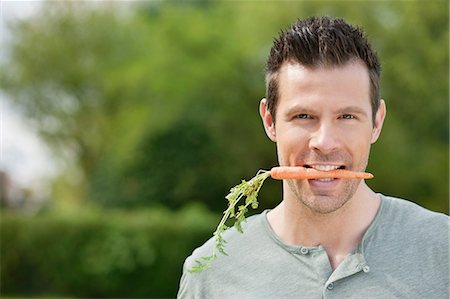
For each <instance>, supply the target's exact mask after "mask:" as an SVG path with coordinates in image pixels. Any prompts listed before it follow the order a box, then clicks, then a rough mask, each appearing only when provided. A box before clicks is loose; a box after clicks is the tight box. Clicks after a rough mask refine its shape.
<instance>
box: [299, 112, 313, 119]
mask: <svg viewBox="0 0 450 299" xmlns="http://www.w3.org/2000/svg"><path fill="white" fill-rule="evenodd" d="M295 118H297V119H308V118H311V116H310V115H309V114H305V113H303V114H298V115H296V116H295Z"/></svg>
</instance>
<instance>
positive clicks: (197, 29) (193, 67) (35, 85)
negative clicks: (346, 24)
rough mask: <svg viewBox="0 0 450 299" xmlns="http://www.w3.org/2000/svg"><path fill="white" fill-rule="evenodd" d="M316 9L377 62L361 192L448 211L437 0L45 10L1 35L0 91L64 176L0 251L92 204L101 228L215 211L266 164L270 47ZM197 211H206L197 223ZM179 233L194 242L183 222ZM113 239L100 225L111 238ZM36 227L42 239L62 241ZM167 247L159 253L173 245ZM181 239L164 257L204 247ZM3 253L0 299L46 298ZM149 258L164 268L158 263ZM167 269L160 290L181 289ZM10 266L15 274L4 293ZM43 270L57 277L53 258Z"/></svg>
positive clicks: (54, 288)
mask: <svg viewBox="0 0 450 299" xmlns="http://www.w3.org/2000/svg"><path fill="white" fill-rule="evenodd" d="M322 14H327V15H332V16H337V17H343V18H345V19H347V20H348V21H350V22H351V23H353V24H356V25H359V26H362V27H363V28H364V29H365V30H366V32H367V34H368V36H369V39H370V40H371V41H372V43H373V45H374V47H375V48H376V49H377V50H378V53H379V56H380V58H381V61H382V64H383V74H382V90H381V93H382V96H383V98H384V99H385V100H386V103H387V107H388V115H387V120H386V122H385V126H384V130H383V132H382V135H381V138H380V140H379V141H378V142H377V144H375V145H374V147H373V150H372V154H371V160H370V163H369V169H368V170H369V171H371V172H372V173H374V174H375V179H374V180H371V181H370V182H369V184H370V186H371V187H372V188H373V189H374V190H376V191H378V192H382V193H385V194H388V195H394V196H399V197H404V198H407V199H409V200H412V201H415V202H417V203H419V204H421V205H423V206H425V207H427V208H429V209H432V210H435V211H440V212H444V213H448V198H449V196H448V195H449V194H448V192H449V188H448V182H449V171H448V170H449V169H448V167H449V160H448V136H449V130H448V112H449V107H448V91H449V90H448V82H449V75H448V66H449V60H448V59H449V58H448V57H449V55H448V54H449V49H448V44H449V7H448V2H447V1H427V2H426V4H425V3H424V2H420V1H417V2H416V1H398V2H397V1H393V2H391V1H344V2H340V1H330V2H326V1H316V2H314V1H298V2H296V1H286V2H285V1H283V2H278V1H264V2H262V1H261V2H256V1H255V2H252V1H242V2H240V1H230V2H228V1H198V2H187V1H165V2H163V1H143V2H130V3H128V4H126V3H125V2H91V3H90V2H70V3H69V2H57V1H51V2H47V3H45V5H44V7H43V9H42V11H41V13H40V14H38V15H37V16H35V17H32V18H31V19H29V20H25V21H21V22H18V23H14V24H11V30H12V33H13V34H12V36H13V38H12V41H11V43H9V44H8V45H7V49H6V50H7V51H8V55H10V59H8V60H7V61H5V62H4V63H2V65H1V66H0V84H1V85H0V88H1V91H2V92H4V93H6V94H8V95H9V96H10V99H11V100H12V102H13V103H14V104H15V106H16V107H17V108H18V109H20V111H21V112H22V113H23V114H24V115H25V116H26V118H27V120H28V121H29V122H30V124H31V125H32V126H33V127H34V128H35V129H36V130H37V131H38V132H39V133H40V135H41V136H42V137H43V138H44V139H45V140H46V141H47V142H48V144H49V145H50V146H51V147H52V149H53V150H54V152H55V158H58V159H60V161H63V162H64V164H63V165H64V166H65V168H64V169H65V171H64V172H63V174H62V175H61V176H60V177H58V178H57V179H55V181H53V182H52V184H53V189H52V190H53V193H52V198H51V199H50V201H49V203H48V206H47V209H46V210H44V211H42V212H41V214H42V215H40V216H37V217H35V218H31V219H29V218H26V217H19V216H15V217H17V218H16V219H15V220H14V221H15V222H14V221H11V220H3V219H2V226H7V227H9V226H10V225H11V227H12V228H11V230H12V231H15V232H16V233H15V234H12V235H11V234H3V233H2V236H1V238H2V244H6V243H5V242H6V240H5V238H7V237H8V238H10V239H8V242H12V244H22V243H20V242H19V241H18V240H14V238H25V239H26V238H29V240H33V241H29V242H30V243H27V246H32V248H35V251H36V252H40V251H43V252H44V251H45V250H46V249H45V248H46V246H49V244H51V243H52V241H51V238H50V237H48V238H47V239H45V240H46V241H42V240H41V241H39V240H38V239H36V238H33V237H32V236H28V237H26V235H30V234H34V232H33V231H32V230H30V229H29V227H34V221H40V222H39V223H40V224H39V225H41V224H42V223H45V221H42V220H38V219H40V217H49V216H48V215H58V213H61V210H63V209H64V207H70V209H71V210H74V209H75V210H77V209H79V210H86V209H91V207H92V206H94V207H95V209H103V213H104V214H105V216H104V217H105V218H102V217H103V216H102V217H100V216H99V217H100V219H102V221H106V222H105V223H108V225H109V223H111V222H110V221H108V220H105V219H109V216H108V215H110V214H109V213H112V212H110V210H111V208H114V209H117V208H121V209H125V210H126V211H128V213H130V215H132V213H135V211H136V210H140V209H143V208H145V209H147V208H152V209H156V210H157V211H158V209H159V208H158V207H160V206H166V207H168V208H170V209H173V210H180V209H183V208H184V207H185V206H186V205H187V204H189V203H192V202H200V203H202V204H204V205H205V206H206V207H207V208H208V209H209V210H210V211H211V213H213V215H216V214H214V213H217V215H218V213H219V212H220V211H222V210H223V209H224V208H225V206H226V202H225V200H224V199H223V197H224V195H226V194H227V192H228V189H229V188H230V187H231V186H234V185H236V184H237V183H238V182H239V181H240V180H241V179H242V178H250V177H252V176H253V175H254V174H255V173H256V171H257V170H258V169H260V168H265V169H268V168H270V167H271V166H274V165H276V152H275V145H274V144H272V143H271V142H270V141H269V140H268V139H267V138H266V136H265V134H264V131H263V128H262V124H261V121H260V119H259V115H258V112H257V107H258V103H259V100H260V99H261V98H262V97H264V63H265V59H266V57H267V54H268V51H269V49H270V46H271V43H272V39H273V38H274V37H275V36H276V35H277V34H278V32H279V31H280V30H281V29H283V28H285V27H286V26H287V25H289V24H290V23H292V22H293V21H295V20H296V19H297V18H302V17H306V16H310V15H322ZM280 196H281V186H280V185H279V183H277V182H269V181H268V182H267V183H266V184H265V186H264V188H263V189H262V191H261V194H260V202H261V205H260V210H261V209H266V208H270V207H273V206H275V205H276V204H277V203H278V202H279V201H280ZM124 213H125V212H124ZM47 214H48V215H47ZM156 214H157V213H156ZM156 214H151V215H149V216H148V217H147V218H148V221H149V222H151V221H153V220H152V219H154V217H156V216H155V215H156ZM209 214H210V212H207V211H206V210H204V211H203V212H202V213H199V216H198V217H199V218H202V217H208V215H209ZM162 215H163V216H164V217H168V218H169V219H168V220H167V221H166V220H164V221H162V222H161V223H163V224H161V225H168V226H170V225H175V224H170V223H171V222H174V223H177V221H179V220H178V218H177V217H174V215H171V214H168V213H166V214H162ZM111 217H112V219H115V218H114V216H111ZM164 217H163V218H164ZM2 218H3V217H2ZM144 218H145V217H144ZM5 219H9V218H5ZM80 219H84V218H83V217H81V218H80ZM124 219H126V220H123V221H119V223H120V225H124V226H126V227H127V228H126V229H129V230H130V234H133V233H132V232H131V231H133V230H134V229H138V228H136V227H134V226H128V225H127V221H131V218H130V217H125V218H124ZM158 219H161V218H158ZM217 220H218V217H217ZM20 221H23V223H21V224H18V223H17V222H20ZM80 221H81V220H80ZM143 221H144V220H143ZM155 221H156V220H155ZM42 225H43V224H42ZM52 225H54V224H50V223H49V227H51V226H52ZM80 225H81V226H80V227H79V229H80V232H76V231H77V230H78V226H77V228H76V229H75V226H71V228H70V229H72V230H73V234H82V233H81V232H83V231H89V229H86V228H85V227H86V225H88V224H80ZM105 225H106V224H105ZM184 225H185V226H184V227H185V231H184V234H185V235H186V238H188V239H189V238H191V239H190V240H192V238H194V237H189V236H190V235H193V236H195V235H196V234H197V232H196V230H195V223H191V224H184ZM205 225H206V224H205ZM56 226H57V225H56ZM144 226H145V225H144ZM206 226H207V225H206ZM27 227H28V228H27ZM108 227H109V226H108ZM116 228H117V226H115V225H114V224H113V223H111V231H112V232H115V229H116ZM93 229H95V230H100V231H99V234H100V233H101V232H102V231H103V230H104V231H106V228H105V227H102V228H98V227H95V228H93ZM5 230H6V228H5ZM138 230H139V229H138ZM212 230H213V225H211V226H210V229H209V231H210V232H212ZM49 232H54V233H55V238H59V237H60V236H63V235H66V233H65V232H62V231H58V230H54V229H50V228H49ZM141 232H142V231H141ZM148 232H149V234H150V235H152V234H153V232H150V230H148ZM105 233H106V232H105ZM141 235H142V236H145V233H142V234H141ZM22 236H23V237H22ZM156 236H160V235H159V233H157V232H155V238H156ZM204 237H205V236H203V238H204ZM74 238H75V237H74ZM80 238H84V237H80ZM89 238H91V237H89ZM111 238H112V237H111ZM143 238H147V237H143ZM149 238H150V237H149ZM176 238H178V237H176ZM64 240H66V239H64ZM82 240H84V239H82ZM89 240H93V238H91V239H89ZM118 240H120V238H118ZM196 240H198V239H196ZM66 241H67V242H72V241H70V240H69V239H67V240H66ZM18 242H19V243H18ZM73 242H80V241H76V240H75V239H73ZM164 242H167V243H168V245H167V246H170V244H169V243H171V242H175V241H173V239H172V238H164ZM186 242H187V243H185V244H184V245H182V246H185V247H184V248H188V247H189V248H188V249H189V250H180V251H176V250H172V251H170V252H171V253H170V254H171V257H170V259H173V260H176V261H180V260H182V259H183V258H184V257H185V256H186V255H187V254H188V252H190V251H191V250H192V249H193V248H194V247H196V246H198V245H200V243H201V242H199V243H196V244H194V243H192V242H190V241H186ZM125 243H126V244H128V242H125ZM17 246H18V247H17V248H19V247H20V246H22V245H17ZM61 246H63V245H61ZM67 246H69V245H67ZM92 246H94V245H92ZM124 246H128V245H124ZM129 246H132V245H129ZM144 247H145V246H143V248H144ZM20 248H22V247H20ZM12 250H15V249H14V247H12V248H11V249H8V248H7V247H5V246H2V261H3V260H4V259H6V261H8V262H6V263H3V262H2V265H0V267H1V271H2V272H1V274H2V290H1V291H2V294H11V293H15V294H19V293H21V292H24V293H27V294H28V293H30V292H31V293H32V292H34V291H35V292H37V293H45V289H36V288H33V287H32V286H30V287H27V284H26V283H25V282H26V281H30V280H31V278H33V279H37V280H35V281H36V282H35V283H36V284H37V283H38V281H40V280H39V279H44V278H43V277H42V276H40V274H39V275H38V274H33V273H43V272H39V271H43V270H42V269H40V270H36V271H31V272H27V271H25V270H24V269H26V267H25V266H17V267H16V268H14V266H11V265H18V264H14V263H12V262H9V259H10V257H11V253H7V251H12ZM17 250H19V249H17ZM21 250H22V249H21ZM130 250H131V249H130ZM18 252H20V254H24V255H25V254H26V253H25V252H23V251H20V250H19V251H18ZM16 255H19V253H16ZM98 256H99V259H98V261H99V263H100V262H101V261H102V259H101V258H100V257H101V256H102V254H101V253H99V255H98ZM16 258H17V256H16ZM67 259H68V260H77V259H78V260H79V259H80V257H67ZM156 259H160V260H161V261H162V260H164V257H163V254H162V253H161V255H156ZM170 259H169V260H170ZM11 263H12V264H11ZM5 265H7V266H5ZM39 265H42V264H39ZM105 265H107V262H105ZM105 265H100V266H99V267H100V268H101V269H107V267H108V266H105ZM128 266H129V265H128ZM36 267H37V266H36ZM39 267H40V266H39ZM102 267H103V268H102ZM179 267H180V269H178V271H175V270H173V272H171V274H170V275H171V277H172V278H171V279H175V280H178V278H179V274H180V270H181V264H180V265H179ZM17 269H21V270H17ZM52 269H53V270H52ZM149 269H150V268H145V267H144V268H135V269H134V270H133V271H139V273H141V274H142V273H144V272H146V271H149ZM151 269H153V270H152V271H162V270H161V268H151ZM171 269H174V268H171ZM10 271H19V272H20V271H24V272H20V273H21V274H20V275H18V276H13V277H18V278H17V279H16V281H14V282H11V281H9V280H8V282H9V283H7V284H6V283H5V279H7V277H9V276H10V273H12V272H10ZM45 271H47V272H48V271H50V272H52V271H55V273H63V272H64V271H62V270H61V269H58V266H57V265H56V263H55V264H54V267H50V266H48V267H46V268H45ZM80 271H81V270H80ZM111 271H112V270H111ZM47 272H46V273H47ZM80 273H82V272H80ZM108 273H109V272H108V271H106V270H105V271H104V274H105V275H106V276H104V278H105V279H106V278H108V277H109V276H107V275H109V274H108ZM111 273H115V272H114V271H112V272H111ZM69 274H70V273H67V275H69ZM33 275H34V276H33ZM49 275H53V274H49ZM54 275H56V274H54ZM133 275H136V274H133ZM81 276H83V275H81ZM23 277H25V278H23ZM61 277H66V276H65V275H63V276H61ZM86 277H89V276H86ZM119 277H120V279H125V277H124V276H120V275H119ZM130 277H131V276H130ZM8 279H9V278H8ZM11 279H13V278H11ZM64 279H65V278H64ZM115 279H116V278H115ZM130 279H131V278H130ZM63 281H64V280H63V279H61V280H60V281H59V282H54V281H53V280H47V281H46V283H43V284H42V285H44V286H46V288H47V290H48V292H49V293H58V292H63V290H64V292H63V293H64V294H69V295H70V291H71V290H72V292H73V293H72V294H73V295H77V293H76V291H75V290H76V289H78V288H80V285H76V287H75V284H71V283H69V282H70V281H71V280H70V278H67V279H66V280H65V281H67V285H70V286H71V287H68V286H66V287H62V286H61V284H63ZM86 281H87V280H86ZM113 281H118V280H113ZM21 282H22V284H21ZM87 283H88V282H87ZM80 284H81V282H80ZM141 287H143V288H144V289H143V290H142V293H132V292H131V291H130V294H134V295H136V296H143V297H155V296H157V297H161V296H163V297H164V296H167V297H170V296H173V294H174V292H175V291H174V289H171V290H161V289H158V288H159V287H161V288H162V287H163V284H162V283H161V284H148V285H147V288H145V286H141ZM172 288H176V286H175V285H173V284H172ZM85 290H87V291H86V293H82V295H80V296H86V297H92V296H97V295H99V294H100V293H101V294H103V295H104V296H110V297H111V296H114V292H113V291H111V290H110V289H107V288H106V289H102V290H103V291H102V292H100V291H99V293H96V290H95V289H93V288H89V287H88V286H86V288H85ZM98 290H100V287H99V289H98ZM105 290H106V291H105ZM108 292H110V293H108ZM124 296H126V295H124ZM129 296H130V295H128V297H129Z"/></svg>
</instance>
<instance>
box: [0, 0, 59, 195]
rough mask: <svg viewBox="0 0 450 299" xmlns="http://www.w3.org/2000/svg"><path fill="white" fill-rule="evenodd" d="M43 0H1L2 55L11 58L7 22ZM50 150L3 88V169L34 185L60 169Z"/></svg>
mask: <svg viewBox="0 0 450 299" xmlns="http://www.w3.org/2000/svg"><path fill="white" fill-rule="evenodd" d="M40 4H41V1H18V0H15V1H4V0H1V1H0V59H7V57H6V54H5V53H4V51H2V49H4V44H5V42H7V40H8V38H9V36H8V34H9V32H8V30H7V26H6V23H7V22H9V21H12V20H14V19H17V18H26V17H29V16H31V15H33V14H34V13H35V12H36V11H37V10H38V9H39V7H40ZM54 161H55V160H54V159H52V155H51V153H50V150H49V149H48V148H47V147H46V146H45V144H44V143H43V142H42V140H41V139H39V137H38V135H37V134H36V132H35V131H34V130H33V128H31V127H29V126H28V125H27V124H26V122H25V121H24V117H23V116H22V115H21V114H20V113H19V111H17V109H15V107H13V105H11V101H10V99H9V98H8V97H7V95H5V94H4V93H2V92H1V91H0V170H2V171H6V172H7V173H8V175H9V176H10V178H11V179H12V181H13V182H14V183H15V184H16V185H18V186H19V187H27V188H30V189H33V187H35V186H39V185H42V184H44V182H45V181H47V180H48V178H49V177H52V176H54V175H55V174H56V173H57V166H56V163H55V162H54Z"/></svg>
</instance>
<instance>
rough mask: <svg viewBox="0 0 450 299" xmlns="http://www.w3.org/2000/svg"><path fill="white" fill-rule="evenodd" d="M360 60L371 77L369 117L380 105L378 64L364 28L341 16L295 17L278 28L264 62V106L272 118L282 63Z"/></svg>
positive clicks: (308, 64) (336, 63) (326, 63)
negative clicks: (286, 24)
mask: <svg viewBox="0 0 450 299" xmlns="http://www.w3.org/2000/svg"><path fill="white" fill-rule="evenodd" d="M353 59H360V60H361V61H362V62H364V64H365V65H366V66H367V68H368V71H369V78H370V95H369V96H370V100H371V105H372V118H373V120H375V115H376V112H377V110H378V107H379V105H380V74H381V66H380V63H379V60H378V57H377V54H376V52H375V51H374V50H373V49H372V47H371V45H370V44H369V42H368V40H367V38H366V36H365V34H364V32H363V30H362V29H361V28H358V27H354V26H352V25H350V24H348V23H347V22H345V21H344V20H343V19H338V18H330V17H310V18H307V19H305V20H297V21H296V22H295V23H294V24H293V25H291V26H290V27H289V28H288V29H287V30H286V31H281V33H280V35H279V36H278V38H276V39H275V40H274V42H273V46H272V48H271V50H270V54H269V58H268V60H267V64H266V99H267V108H268V110H269V111H270V112H271V114H272V117H273V118H274V120H275V113H276V107H277V100H278V85H279V84H278V74H279V71H280V68H281V66H282V65H283V64H284V63H285V62H290V63H299V64H301V65H303V66H305V67H311V68H314V67H319V66H324V67H328V66H341V65H344V64H346V63H347V62H349V61H351V60H353Z"/></svg>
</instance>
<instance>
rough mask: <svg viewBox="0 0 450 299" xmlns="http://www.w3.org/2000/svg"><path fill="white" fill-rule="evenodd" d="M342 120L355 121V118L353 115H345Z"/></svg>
mask: <svg viewBox="0 0 450 299" xmlns="http://www.w3.org/2000/svg"><path fill="white" fill-rule="evenodd" d="M341 118H342V119H355V116H353V115H351V114H343V115H342V116H341Z"/></svg>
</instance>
